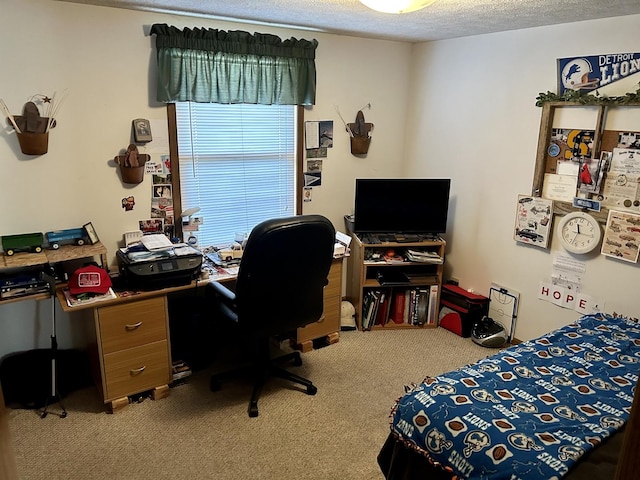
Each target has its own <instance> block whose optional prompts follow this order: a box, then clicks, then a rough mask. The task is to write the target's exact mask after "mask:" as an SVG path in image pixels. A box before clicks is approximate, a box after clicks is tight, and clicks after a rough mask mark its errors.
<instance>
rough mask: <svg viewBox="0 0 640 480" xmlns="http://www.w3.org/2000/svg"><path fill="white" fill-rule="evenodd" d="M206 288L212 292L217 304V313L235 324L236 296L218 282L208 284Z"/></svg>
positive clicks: (236, 316) (236, 318)
mask: <svg viewBox="0 0 640 480" xmlns="http://www.w3.org/2000/svg"><path fill="white" fill-rule="evenodd" d="M208 287H209V288H210V289H211V290H213V294H214V296H215V297H216V299H217V300H218V302H219V303H218V304H217V305H218V307H217V308H218V312H219V313H221V314H222V315H224V316H226V317H228V318H229V319H231V320H233V321H234V322H237V321H238V314H237V313H236V294H235V293H234V292H232V291H231V290H229V289H228V288H227V287H225V286H224V285H222V284H221V283H219V282H214V281H212V282H209V284H208Z"/></svg>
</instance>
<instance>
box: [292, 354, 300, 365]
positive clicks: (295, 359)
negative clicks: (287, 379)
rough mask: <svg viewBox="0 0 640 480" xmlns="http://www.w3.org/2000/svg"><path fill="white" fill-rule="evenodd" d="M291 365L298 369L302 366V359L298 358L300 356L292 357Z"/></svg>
mask: <svg viewBox="0 0 640 480" xmlns="http://www.w3.org/2000/svg"><path fill="white" fill-rule="evenodd" d="M293 365H294V366H295V367H299V366H301V365H302V358H300V355H297V356H295V357H293Z"/></svg>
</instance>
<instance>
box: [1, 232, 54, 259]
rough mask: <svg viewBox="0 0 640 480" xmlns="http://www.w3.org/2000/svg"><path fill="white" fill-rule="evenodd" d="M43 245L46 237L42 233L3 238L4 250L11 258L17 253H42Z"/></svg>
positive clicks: (4, 236) (5, 236)
mask: <svg viewBox="0 0 640 480" xmlns="http://www.w3.org/2000/svg"><path fill="white" fill-rule="evenodd" d="M43 244H44V235H42V232H37V233H22V234H19V235H3V236H2V249H3V250H4V253H5V255H7V256H9V257H10V256H12V255H13V254H14V253H17V252H31V253H40V252H41V251H42V245H43Z"/></svg>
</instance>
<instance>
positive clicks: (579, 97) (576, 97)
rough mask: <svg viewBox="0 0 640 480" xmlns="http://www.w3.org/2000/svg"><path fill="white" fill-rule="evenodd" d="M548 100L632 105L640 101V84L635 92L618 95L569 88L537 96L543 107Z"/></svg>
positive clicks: (539, 104) (537, 104) (537, 105)
mask: <svg viewBox="0 0 640 480" xmlns="http://www.w3.org/2000/svg"><path fill="white" fill-rule="evenodd" d="M639 85H640V83H639ZM546 102H575V103H578V104H580V105H631V104H635V103H640V86H639V87H638V89H637V90H636V91H635V92H630V93H626V94H624V95H621V96H617V97H607V96H600V93H599V92H598V91H597V90H596V93H595V95H591V94H590V93H587V92H584V91H581V90H567V91H565V92H564V93H563V94H562V95H558V94H556V93H553V92H549V91H548V92H547V93H539V94H538V96H537V97H536V107H541V106H542V105H543V104H544V103H546Z"/></svg>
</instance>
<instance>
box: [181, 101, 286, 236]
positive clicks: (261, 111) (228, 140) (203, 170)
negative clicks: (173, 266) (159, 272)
mask: <svg viewBox="0 0 640 480" xmlns="http://www.w3.org/2000/svg"><path fill="white" fill-rule="evenodd" d="M296 122H297V119H296V106H295V105H253V104H217V103H193V102H178V103H176V124H177V136H178V162H179V170H180V189H181V195H182V198H181V200H182V209H183V210H186V209H188V208H192V207H200V212H199V213H198V216H201V217H202V218H203V224H202V225H200V228H199V232H197V236H198V244H199V246H200V247H201V248H203V247H207V246H211V245H221V244H227V243H230V242H232V241H233V240H234V238H235V236H236V234H237V233H249V232H250V231H251V229H252V228H253V227H254V226H255V225H257V224H258V223H260V222H261V221H263V220H267V219H269V218H278V217H285V216H290V215H294V214H295V200H296V196H295V188H296V185H295V181H296V171H295V167H296Z"/></svg>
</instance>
